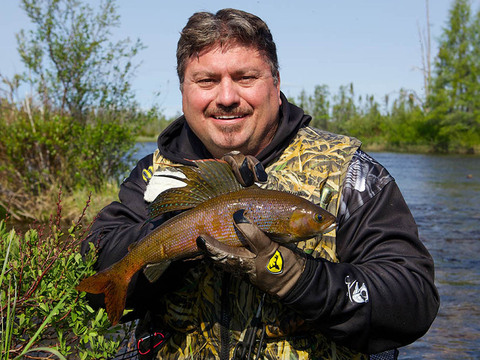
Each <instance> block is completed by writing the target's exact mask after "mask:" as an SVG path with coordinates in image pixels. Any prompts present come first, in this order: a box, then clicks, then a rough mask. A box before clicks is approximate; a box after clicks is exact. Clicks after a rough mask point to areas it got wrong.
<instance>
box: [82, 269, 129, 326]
mask: <svg viewBox="0 0 480 360" xmlns="http://www.w3.org/2000/svg"><path fill="white" fill-rule="evenodd" d="M129 281H130V279H127V281H125V279H123V278H122V277H121V276H118V275H117V274H116V272H115V271H113V270H112V269H111V268H110V269H106V270H104V271H101V272H99V273H97V274H95V275H92V276H90V277H88V278H86V279H83V280H82V281H80V284H78V285H77V286H76V289H77V290H78V291H85V292H88V293H91V294H101V293H104V294H105V306H106V309H107V314H108V319H109V320H110V322H111V323H112V325H116V324H118V322H119V320H120V318H121V316H122V314H123V309H124V308H125V302H126V299H127V288H128V283H129Z"/></svg>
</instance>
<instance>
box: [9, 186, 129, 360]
mask: <svg viewBox="0 0 480 360" xmlns="http://www.w3.org/2000/svg"><path fill="white" fill-rule="evenodd" d="M87 205H88V204H87ZM57 209H58V210H57V214H56V215H55V216H52V219H51V221H50V223H49V225H48V226H37V227H36V228H34V229H33V228H32V229H30V230H29V231H27V232H26V233H25V234H18V233H16V232H15V231H14V230H11V231H7V228H6V225H5V221H4V220H2V221H0V266H2V265H3V267H2V271H1V273H0V300H1V301H0V303H1V308H0V309H1V317H2V319H3V321H2V322H1V327H2V328H1V336H2V339H1V348H0V359H2V360H7V359H14V358H16V357H22V356H23V357H24V358H29V356H31V357H32V358H37V359H38V358H48V357H49V356H50V357H51V356H52V354H56V355H57V356H59V354H63V356H65V357H67V358H72V359H73V358H75V359H76V358H80V359H95V358H103V359H104V358H108V357H113V356H114V355H115V354H116V353H117V352H118V349H119V347H120V346H121V345H122V343H123V342H124V340H125V338H126V337H127V336H128V334H129V332H130V329H127V328H125V326H123V329H122V327H121V326H116V327H113V328H110V323H109V321H108V319H107V316H106V313H105V312H104V310H103V309H100V310H99V311H95V310H94V309H92V308H91V307H90V306H89V305H88V303H87V301H86V299H85V293H81V294H80V293H78V292H77V291H76V290H75V286H76V284H77V283H78V281H79V279H80V278H83V277H84V276H87V275H91V274H92V273H93V272H94V271H93V264H94V261H95V258H94V254H95V251H91V252H90V253H92V254H93V255H90V256H87V257H86V259H85V261H83V259H82V257H81V255H80V254H79V245H80V243H81V241H82V240H83V239H84V237H85V234H86V232H87V230H88V228H85V227H83V226H82V225H81V220H82V217H83V214H82V215H81V216H80V218H79V219H78V221H77V222H75V223H73V224H72V226H71V227H70V228H69V229H68V230H66V231H65V232H64V231H63V230H62V229H61V228H60V223H61V204H60V195H59V201H58V206H57Z"/></svg>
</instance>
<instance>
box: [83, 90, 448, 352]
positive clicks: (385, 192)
mask: <svg viewBox="0 0 480 360" xmlns="http://www.w3.org/2000/svg"><path fill="white" fill-rule="evenodd" d="M282 97H283V98H282V104H283V105H282V107H281V121H280V125H279V129H278V131H277V133H276V135H275V137H274V139H273V140H272V142H271V143H270V144H269V146H268V147H267V148H265V149H264V150H263V151H262V152H261V153H260V154H259V155H258V156H257V157H258V159H259V160H260V161H261V162H262V163H263V165H264V166H265V167H267V165H268V164H269V163H270V162H271V161H272V160H273V159H275V158H276V157H277V156H278V155H279V154H280V153H282V151H283V150H284V149H285V148H286V147H287V145H288V144H289V142H290V140H292V139H293V137H294V136H295V135H296V133H297V131H298V129H299V128H301V127H302V126H306V125H307V124H308V122H309V121H310V119H311V118H310V117H309V116H307V115H305V114H304V113H303V111H302V110H301V109H299V108H298V107H296V106H294V105H292V104H289V103H288V101H287V100H286V98H285V97H284V96H283V95H282ZM158 148H159V150H160V153H161V154H162V155H163V156H165V157H166V158H168V159H170V160H173V161H175V162H179V163H185V161H184V159H192V160H193V159H202V158H211V157H212V156H211V154H210V153H209V152H208V150H207V149H206V148H205V147H204V146H203V144H202V143H201V142H200V140H199V139H198V138H197V137H196V136H195V134H194V133H193V132H192V131H191V130H190V128H189V127H188V125H187V124H186V122H185V119H184V118H183V117H180V118H179V119H177V120H176V121H175V122H173V123H172V124H171V125H170V126H169V127H168V128H167V129H166V130H165V131H164V132H162V134H160V136H159V139H158ZM151 165H152V156H151V155H149V156H147V157H145V158H143V159H142V160H140V161H139V162H138V164H137V166H136V167H135V168H134V169H133V171H132V172H131V174H130V176H129V177H128V178H127V179H126V180H125V181H124V182H123V184H122V185H121V188H120V193H119V200H120V201H119V202H113V203H111V204H110V205H108V206H107V207H105V208H104V209H103V210H102V211H101V212H100V214H99V216H98V218H97V219H96V221H95V223H94V224H93V227H92V230H91V233H90V235H89V238H88V239H89V241H93V242H95V243H96V244H97V245H98V246H99V248H100V252H99V257H98V262H97V266H98V268H97V270H102V269H105V268H107V267H108V266H110V265H111V264H113V263H115V262H117V261H118V260H120V259H121V258H122V257H123V256H124V255H125V254H126V253H127V248H128V246H129V245H130V244H132V243H134V242H136V241H138V240H139V239H141V238H142V237H144V236H145V235H146V234H147V233H148V232H149V231H151V229H152V228H153V227H154V226H155V224H150V225H148V226H143V225H144V222H145V220H146V219H147V204H146V202H145V201H144V198H143V196H144V192H145V189H146V185H147V182H146V181H145V180H144V178H143V176H142V174H143V171H144V170H145V169H148V167H149V166H151ZM337 218H338V230H337V254H338V258H339V260H340V263H331V262H328V261H326V260H323V259H313V258H309V260H308V261H307V266H306V269H305V271H304V273H303V274H302V276H301V278H300V280H299V281H298V283H297V284H296V286H295V287H294V288H293V289H292V291H291V292H290V293H289V294H288V295H287V297H286V298H285V299H284V303H286V304H287V305H288V306H290V307H292V308H293V309H294V310H296V311H297V312H299V313H300V314H302V315H303V317H304V318H305V319H307V320H314V321H318V324H321V325H320V326H321V328H322V331H323V332H324V334H325V335H327V336H329V337H331V338H333V339H334V340H336V341H337V342H339V343H341V344H344V345H347V346H349V347H351V348H353V349H356V350H359V351H362V352H367V353H376V352H381V351H384V350H386V349H392V348H395V347H400V346H404V345H406V344H409V343H411V342H413V341H415V340H416V339H417V338H419V337H421V336H422V335H423V334H424V333H425V332H426V331H427V330H428V328H429V327H430V325H431V323H432V321H433V319H434V318H435V315H436V313H437V311H438V307H439V297H438V293H437V290H436V288H435V285H434V267H433V260H432V258H431V256H430V254H429V253H428V251H427V250H426V248H425V247H424V246H423V244H422V243H421V241H420V240H419V238H418V233H417V226H416V224H415V221H414V219H413V217H412V215H411V213H410V211H409V209H408V207H407V205H406V203H405V201H404V199H403V197H402V195H401V193H400V191H399V189H398V187H397V184H396V183H395V181H394V179H393V178H392V177H391V176H390V174H388V172H387V171H386V170H385V169H384V168H383V167H382V166H381V165H380V164H378V163H377V162H376V161H375V160H373V159H372V158H371V157H370V156H368V155H367V154H365V153H364V152H362V151H360V150H359V151H357V153H356V154H355V155H354V157H353V159H352V161H351V163H350V165H349V168H348V172H347V178H346V180H345V185H344V190H343V194H342V198H341V203H340V210H339V214H338V216H337ZM87 248H88V246H87V242H85V244H84V246H83V250H82V251H86V249H87ZM171 268H172V269H171V270H170V269H169V270H170V273H171V274H172V276H168V277H167V278H170V279H171V281H170V284H168V283H167V284H164V285H163V287H162V289H158V287H156V288H152V286H151V285H150V284H149V283H148V282H147V281H146V280H145V278H144V277H143V275H142V274H139V275H138V276H137V278H134V279H132V282H131V284H130V287H129V296H128V299H127V306H130V307H135V308H137V309H142V308H149V307H150V306H154V304H149V303H148V299H152V298H155V296H152V294H153V293H156V292H158V293H161V292H163V291H164V290H165V288H168V287H169V286H174V283H175V281H176V280H175V279H176V277H175V275H176V276H177V279H178V276H180V277H181V271H179V267H175V266H173V267H172V266H171ZM169 270H167V271H169ZM362 285H364V287H362ZM365 290H366V291H365ZM362 291H363V292H364V293H363V294H362ZM142 294H145V295H147V294H148V296H143V295H142ZM133 295H135V296H133ZM92 302H93V303H96V304H97V305H99V306H100V305H102V298H101V297H98V296H96V297H92Z"/></svg>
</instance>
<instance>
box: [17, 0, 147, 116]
mask: <svg viewBox="0 0 480 360" xmlns="http://www.w3.org/2000/svg"><path fill="white" fill-rule="evenodd" d="M21 6H22V8H23V9H24V10H25V12H26V14H27V15H28V17H29V18H30V20H31V21H32V23H33V25H34V29H33V30H30V31H28V32H26V31H24V30H21V31H20V33H19V34H17V42H18V50H19V53H20V56H21V59H22V61H23V63H24V64H25V66H26V68H27V74H28V75H26V78H27V79H28V81H29V82H30V83H31V84H32V85H33V86H34V87H35V88H36V92H37V95H38V97H39V99H40V101H41V103H42V104H43V107H44V108H45V109H54V110H59V111H60V112H61V113H62V114H64V113H68V114H69V115H72V116H73V117H74V118H75V119H76V120H77V121H80V122H82V123H84V122H85V121H86V119H87V117H86V115H87V113H88V112H89V111H92V110H96V109H98V108H102V109H113V110H116V109H121V108H127V107H129V106H131V105H132V103H133V100H134V97H133V93H132V90H131V85H130V79H131V77H132V75H133V73H134V70H135V68H136V66H135V65H134V64H133V62H132V59H133V57H134V56H135V55H136V54H137V52H138V51H139V50H140V49H141V48H142V47H143V45H142V43H141V42H140V41H139V40H137V41H136V42H135V43H133V44H132V43H131V42H130V40H129V39H126V40H121V41H118V42H116V43H112V42H110V41H109V38H110V37H111V35H112V34H111V29H112V28H113V27H115V26H118V25H119V16H118V15H117V14H116V7H115V3H114V0H105V1H102V2H101V3H100V5H99V11H98V12H97V13H96V12H94V10H93V9H92V8H91V7H90V6H89V5H86V4H83V3H82V2H81V1H78V0H22V2H21Z"/></svg>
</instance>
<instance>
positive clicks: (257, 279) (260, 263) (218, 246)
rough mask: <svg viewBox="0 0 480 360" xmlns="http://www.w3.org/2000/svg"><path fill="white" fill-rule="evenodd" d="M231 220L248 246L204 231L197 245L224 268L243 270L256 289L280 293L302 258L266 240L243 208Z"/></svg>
mask: <svg viewBox="0 0 480 360" xmlns="http://www.w3.org/2000/svg"><path fill="white" fill-rule="evenodd" d="M234 222H235V226H236V228H237V230H238V231H239V236H240V237H241V238H243V240H245V242H246V244H248V249H247V248H245V247H233V246H229V245H226V244H224V243H221V242H219V241H218V240H216V239H214V238H212V237H211V236H208V235H201V236H199V237H198V238H197V246H198V248H199V249H200V250H202V251H203V252H204V253H205V254H206V255H207V256H208V257H209V258H211V259H212V260H213V261H214V262H215V263H217V264H219V265H220V266H221V267H222V268H224V269H225V270H226V271H228V272H231V273H233V274H235V275H242V274H246V275H247V276H248V278H249V279H250V282H251V283H252V284H253V285H255V286H257V287H258V288H259V289H260V290H262V291H265V292H267V293H269V294H270V295H274V296H277V297H279V298H282V297H284V296H285V295H286V294H288V292H289V291H290V290H291V289H292V287H293V286H294V285H295V283H296V282H297V281H298V279H299V278H300V275H301V274H302V272H303V270H304V269H305V262H306V258H305V257H303V256H302V255H300V254H297V253H295V252H294V251H292V250H290V249H288V248H287V247H285V246H281V245H280V244H279V243H277V242H274V241H272V240H270V238H269V237H268V236H267V235H265V233H263V232H262V231H261V230H260V229H259V228H258V227H257V226H255V225H253V224H251V223H250V222H249V221H248V220H247V219H246V218H245V216H244V215H243V211H239V212H237V213H235V214H234Z"/></svg>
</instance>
